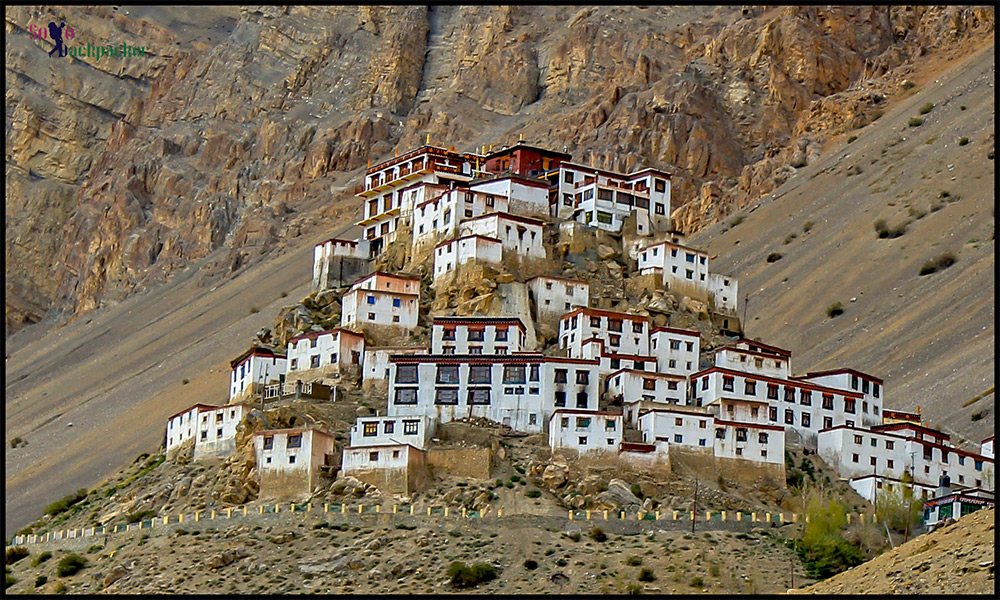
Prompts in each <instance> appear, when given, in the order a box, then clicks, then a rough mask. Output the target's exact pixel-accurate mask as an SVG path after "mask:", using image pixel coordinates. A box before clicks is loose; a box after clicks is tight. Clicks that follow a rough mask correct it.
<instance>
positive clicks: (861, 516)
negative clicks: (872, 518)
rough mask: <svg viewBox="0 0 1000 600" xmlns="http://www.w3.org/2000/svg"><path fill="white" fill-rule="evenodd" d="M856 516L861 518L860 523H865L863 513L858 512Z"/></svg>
mask: <svg viewBox="0 0 1000 600" xmlns="http://www.w3.org/2000/svg"><path fill="white" fill-rule="evenodd" d="M858 518H859V519H861V524H862V525H864V524H865V513H861V514H859V515H858Z"/></svg>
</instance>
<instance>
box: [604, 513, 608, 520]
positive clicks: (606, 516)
mask: <svg viewBox="0 0 1000 600" xmlns="http://www.w3.org/2000/svg"><path fill="white" fill-rule="evenodd" d="M604 520H605V521H607V520H608V511H604Z"/></svg>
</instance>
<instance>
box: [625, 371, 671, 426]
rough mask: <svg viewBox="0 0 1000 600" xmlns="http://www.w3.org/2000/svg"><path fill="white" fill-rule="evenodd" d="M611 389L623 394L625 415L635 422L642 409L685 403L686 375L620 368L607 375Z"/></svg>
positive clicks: (627, 420) (627, 419) (628, 420)
mask: <svg viewBox="0 0 1000 600" xmlns="http://www.w3.org/2000/svg"><path fill="white" fill-rule="evenodd" d="M607 388H608V392H609V393H610V394H611V395H613V396H621V398H622V407H623V410H624V413H625V419H626V422H628V423H636V422H637V418H638V415H639V411H640V410H641V409H644V408H649V407H652V406H655V405H658V404H659V405H674V406H683V405H684V399H685V398H686V397H687V378H685V377H683V376H680V375H670V374H667V373H656V372H650V371H636V370H632V369H621V370H618V371H615V372H614V373H611V374H610V375H608V378H607Z"/></svg>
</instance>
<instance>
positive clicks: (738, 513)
mask: <svg viewBox="0 0 1000 600" xmlns="http://www.w3.org/2000/svg"><path fill="white" fill-rule="evenodd" d="M742 520H743V511H740V510H738V511H736V521H737V522H739V521H742Z"/></svg>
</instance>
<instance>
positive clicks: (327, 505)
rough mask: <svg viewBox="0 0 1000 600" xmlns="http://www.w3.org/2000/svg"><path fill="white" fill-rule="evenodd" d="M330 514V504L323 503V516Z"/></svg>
mask: <svg viewBox="0 0 1000 600" xmlns="http://www.w3.org/2000/svg"><path fill="white" fill-rule="evenodd" d="M328 512H330V504H329V503H328V502H324V503H323V514H326V513H328Z"/></svg>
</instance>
